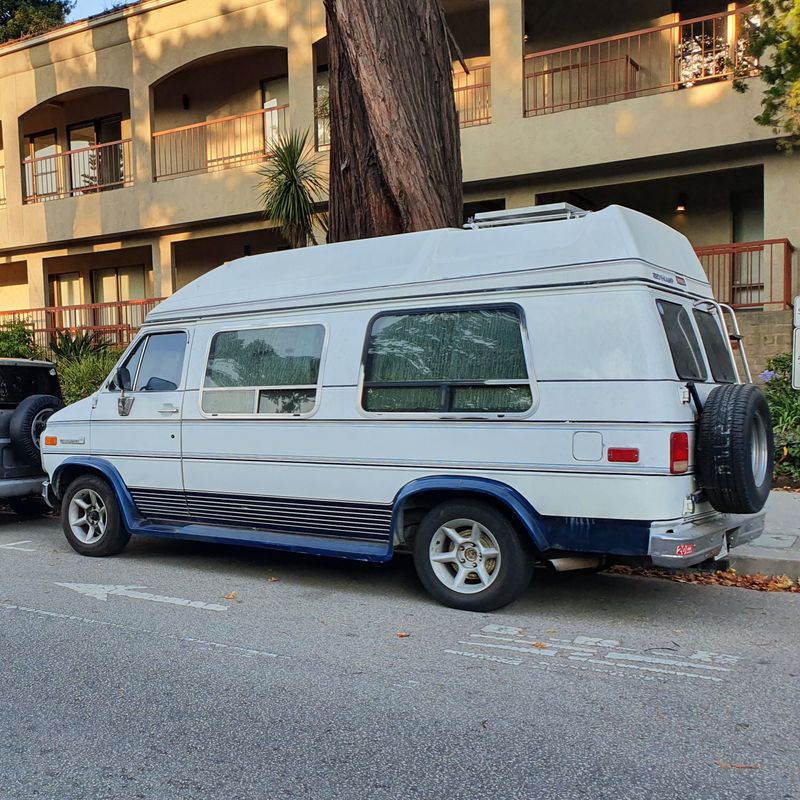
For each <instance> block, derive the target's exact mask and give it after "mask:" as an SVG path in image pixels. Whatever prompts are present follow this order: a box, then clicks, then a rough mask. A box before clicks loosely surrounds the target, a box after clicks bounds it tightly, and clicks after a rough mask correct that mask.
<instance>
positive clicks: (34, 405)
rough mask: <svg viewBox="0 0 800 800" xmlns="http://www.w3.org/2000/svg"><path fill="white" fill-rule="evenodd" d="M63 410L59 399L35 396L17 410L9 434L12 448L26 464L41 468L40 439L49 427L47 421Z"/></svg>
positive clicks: (21, 404)
mask: <svg viewBox="0 0 800 800" xmlns="http://www.w3.org/2000/svg"><path fill="white" fill-rule="evenodd" d="M61 408H64V403H63V402H61V400H60V399H59V398H58V397H55V396H54V395H51V394H33V395H31V396H30V397H26V398H25V399H24V400H23V401H22V402H21V403H20V404H19V405H18V406H17V408H16V409H15V411H14V414H13V415H12V417H11V422H10V423H9V427H8V432H9V435H10V436H11V446H12V447H13V448H14V452H15V453H16V454H17V457H18V458H19V459H20V460H21V461H22V462H23V463H24V464H30V465H31V466H41V463H42V455H41V452H40V451H39V437H40V436H41V435H42V433H43V431H44V429H45V427H46V426H47V420H48V419H50V417H51V416H52V415H53V414H54V413H55V412H56V411H58V410H59V409H61Z"/></svg>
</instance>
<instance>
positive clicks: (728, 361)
mask: <svg viewBox="0 0 800 800" xmlns="http://www.w3.org/2000/svg"><path fill="white" fill-rule="evenodd" d="M694 318H695V321H696V322H697V328H698V330H699V331H700V338H701V339H702V340H703V345H704V347H705V348H706V356H707V357H708V363H709V366H710V367H711V374H712V375H713V376H714V381H715V382H716V383H736V382H737V380H738V375H737V373H736V366H735V365H734V363H733V359H732V358H731V352H730V350H729V348H728V343H727V342H726V341H725V336H724V335H723V333H722V328H721V327H720V323H719V318H718V317H717V316H716V314H712V313H711V312H710V311H701V310H700V309H697V308H696V309H695V310H694Z"/></svg>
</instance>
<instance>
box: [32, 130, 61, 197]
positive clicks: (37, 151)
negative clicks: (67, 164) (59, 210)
mask: <svg viewBox="0 0 800 800" xmlns="http://www.w3.org/2000/svg"><path fill="white" fill-rule="evenodd" d="M26 149H27V156H28V157H27V159H26V160H25V188H26V199H27V200H30V199H35V200H37V201H38V202H42V201H44V200H53V199H55V198H56V197H58V194H59V185H60V181H59V174H58V165H59V161H58V140H57V139H56V132H55V131H54V130H53V131H45V132H44V133H37V134H33V135H32V136H29V137H28V140H27V143H26Z"/></svg>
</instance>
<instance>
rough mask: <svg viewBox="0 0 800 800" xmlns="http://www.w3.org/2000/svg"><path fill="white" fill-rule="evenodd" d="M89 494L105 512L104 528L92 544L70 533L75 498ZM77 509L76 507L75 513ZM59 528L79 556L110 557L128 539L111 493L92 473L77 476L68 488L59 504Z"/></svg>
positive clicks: (115, 499)
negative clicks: (99, 503) (95, 498)
mask: <svg viewBox="0 0 800 800" xmlns="http://www.w3.org/2000/svg"><path fill="white" fill-rule="evenodd" d="M90 492H94V493H95V495H97V496H98V497H99V498H100V499H101V501H102V504H103V507H104V509H105V527H104V532H103V533H102V535H100V536H99V537H98V538H97V540H96V541H91V542H84V541H81V539H80V538H78V536H77V535H76V534H75V532H74V531H73V528H72V522H71V520H70V509H71V508H73V500H74V499H75V496H76V495H78V494H79V493H81V494H86V493H90ZM77 509H78V507H77V505H76V509H75V510H76V511H77ZM61 525H62V528H63V530H64V536H66V537H67V541H68V542H69V543H70V546H71V547H72V549H73V550H75V551H76V552H78V553H80V554H81V555H83V556H96V557H104V556H114V555H116V554H117V553H120V552H122V551H123V550H124V549H125V545H127V544H128V540H129V539H130V538H131V535H130V533H129V532H128V531H127V530H126V529H125V526H124V525H123V524H122V518H121V516H120V513H119V504H118V503H117V498H116V495H115V494H114V490H113V489H112V488H111V487H110V486H109V485H108V483H106V481H104V480H103V479H102V478H100V477H98V476H97V475H92V474H85V475H80V476H78V477H77V478H75V480H74V481H72V483H71V484H70V485H69V488H68V489H67V491H66V492H65V494H64V499H63V501H62V503H61Z"/></svg>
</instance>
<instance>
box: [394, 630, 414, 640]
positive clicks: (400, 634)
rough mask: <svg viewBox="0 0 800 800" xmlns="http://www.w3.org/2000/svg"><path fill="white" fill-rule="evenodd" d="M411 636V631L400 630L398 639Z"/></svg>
mask: <svg viewBox="0 0 800 800" xmlns="http://www.w3.org/2000/svg"><path fill="white" fill-rule="evenodd" d="M409 636H411V634H410V633H406V632H405V631H398V632H397V638H398V639H408V637H409Z"/></svg>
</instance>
